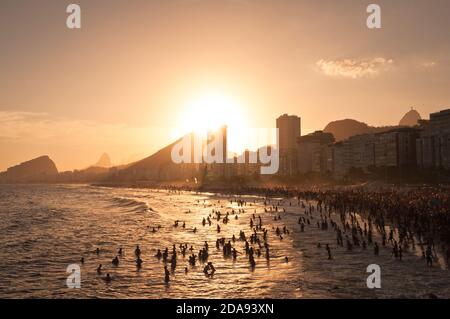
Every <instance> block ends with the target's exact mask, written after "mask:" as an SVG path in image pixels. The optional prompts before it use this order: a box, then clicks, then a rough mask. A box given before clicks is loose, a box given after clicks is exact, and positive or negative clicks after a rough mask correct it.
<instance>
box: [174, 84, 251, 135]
mask: <svg viewBox="0 0 450 319" xmlns="http://www.w3.org/2000/svg"><path fill="white" fill-rule="evenodd" d="M181 122H182V123H181V125H180V128H181V130H182V132H183V133H184V134H186V133H189V132H196V133H200V134H205V133H206V132H207V131H208V130H217V129H218V128H219V127H221V126H223V125H226V126H228V128H229V129H232V130H237V129H242V128H244V127H245V126H246V124H247V118H246V115H245V112H244V110H243V108H242V106H241V105H240V104H239V103H238V102H237V101H235V100H234V99H232V98H231V97H229V96H227V95H224V94H220V93H217V92H208V93H204V94H201V95H199V96H198V97H196V98H194V99H192V100H191V101H189V102H188V103H187V104H186V106H185V108H184V110H183V112H182V118H181Z"/></svg>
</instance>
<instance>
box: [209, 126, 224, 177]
mask: <svg viewBox="0 0 450 319" xmlns="http://www.w3.org/2000/svg"><path fill="white" fill-rule="evenodd" d="M212 145H214V146H212ZM206 147H207V150H208V153H209V154H211V155H212V156H213V157H216V158H217V161H215V162H214V163H209V164H208V165H207V170H208V172H209V173H208V174H209V175H210V176H212V177H225V176H226V166H227V165H226V162H227V155H228V154H227V152H228V148H227V126H226V125H224V126H222V127H220V128H219V129H218V130H216V131H213V130H209V131H208V134H207V146H206ZM217 152H219V153H217Z"/></svg>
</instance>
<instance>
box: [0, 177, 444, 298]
mask: <svg viewBox="0 0 450 319" xmlns="http://www.w3.org/2000/svg"><path fill="white" fill-rule="evenodd" d="M231 198H232V197H230V196H225V195H217V194H208V193H200V194H196V193H191V192H182V193H170V192H167V191H163V190H149V189H126V188H101V187H94V186H89V185H0V222H1V223H0V298H399V297H407V298H427V297H428V296H429V294H434V295H436V296H438V297H444V298H448V297H450V272H449V271H448V270H447V269H445V267H444V266H442V265H443V264H441V266H439V265H436V266H434V267H432V268H428V267H426V265H425V261H423V260H422V258H421V257H420V254H417V252H406V253H405V256H404V259H403V261H401V262H400V261H397V260H395V259H393V258H392V257H391V254H390V250H389V249H388V248H381V252H380V256H378V257H377V256H374V254H373V249H372V248H371V247H369V248H368V249H367V250H362V249H360V248H355V249H354V250H353V251H346V250H345V249H343V248H338V247H336V245H335V232H334V231H333V230H331V229H330V230H328V231H323V230H320V229H318V228H317V226H316V225H315V224H314V222H313V223H312V224H311V225H307V226H306V228H305V232H300V227H299V225H298V224H297V220H298V218H299V216H302V215H303V214H304V211H303V209H302V208H301V207H300V206H298V205H297V201H296V200H290V199H284V200H281V201H280V199H278V200H276V199H273V200H272V203H273V204H277V205H278V204H279V207H280V208H282V207H284V208H285V209H286V212H279V213H276V212H274V211H270V210H269V211H265V209H264V199H262V198H259V197H255V196H243V197H242V199H245V200H246V201H247V205H246V206H244V207H243V208H244V212H240V213H238V210H239V207H238V206H237V204H236V203H235V202H233V203H231V202H230V199H231ZM279 201H280V202H279ZM289 202H291V204H292V206H291V205H289ZM213 209H215V210H220V211H221V212H222V216H224V215H225V213H226V212H229V213H230V219H229V222H228V224H223V223H222V221H220V222H219V225H220V227H221V232H220V233H217V230H216V227H217V225H216V224H217V221H216V220H214V219H212V220H213V224H212V226H208V224H206V226H202V219H203V218H204V217H207V216H208V215H209V214H210V213H211V212H212V210H213ZM233 210H234V213H233ZM253 214H255V215H256V216H258V215H259V216H261V218H262V221H263V227H265V228H266V229H268V230H269V244H270V247H271V255H272V256H271V259H270V261H269V262H267V261H266V259H265V258H264V254H263V255H262V256H261V257H259V258H258V257H255V258H256V268H255V269H253V270H252V269H251V268H250V267H249V262H248V259H247V258H246V256H245V251H244V243H243V242H242V241H236V242H235V244H234V247H236V249H237V250H238V252H239V253H238V257H237V260H236V261H233V260H232V259H231V258H224V256H223V254H222V249H219V250H217V249H216V245H215V243H216V239H217V238H221V237H225V238H226V239H227V241H228V240H229V239H231V237H232V235H233V234H234V235H235V236H236V238H239V231H240V230H243V231H245V233H246V235H247V237H248V236H249V235H250V234H251V229H250V224H249V223H250V219H251V218H252V215H253ZM315 214H316V215H317V217H316V218H318V213H317V212H316V213H315ZM278 215H280V216H281V220H277V221H274V216H278ZM235 216H238V219H235ZM334 219H335V220H337V218H334ZM176 220H179V221H180V223H179V226H178V227H174V222H175V221H176ZM183 222H185V224H186V227H185V228H183V227H182V226H181V225H182V223H183ZM158 226H159V228H157V227H158ZM277 226H278V227H280V228H282V227H283V226H286V227H287V228H288V230H289V234H286V235H283V239H280V238H278V237H277V236H276V234H275V227H277ZM153 227H156V228H157V231H156V232H153V231H152V229H153ZM194 228H197V232H195V233H194V231H193V229H194ZM205 241H206V242H208V244H209V252H210V257H209V261H211V262H213V264H214V266H215V268H216V273H215V274H214V276H213V277H212V278H208V277H206V276H205V275H204V273H203V266H204V265H203V264H201V263H199V262H197V266H196V267H191V266H188V254H187V255H186V257H185V258H183V257H182V255H181V253H178V262H177V268H176V269H175V271H174V272H173V273H172V274H171V281H170V283H169V284H165V283H164V264H163V262H162V261H161V260H158V259H157V258H156V257H155V256H154V255H155V254H156V251H157V249H161V250H163V249H164V248H165V247H168V248H169V251H171V250H172V245H173V244H175V245H176V246H177V248H178V245H179V244H181V243H183V244H184V243H186V244H188V245H189V247H190V246H191V245H192V246H193V247H194V252H196V253H197V252H198V250H199V249H201V248H202V247H203V244H204V242H205ZM319 242H320V243H322V245H323V247H322V248H318V247H317V243H319ZM326 243H329V244H330V247H331V249H332V255H333V259H332V260H328V259H327V252H326V251H325V249H324V246H325V244H326ZM136 245H140V248H141V250H142V256H141V258H142V259H143V261H144V263H143V265H142V268H141V269H137V267H136V264H135V259H136V257H135V255H134V249H135V247H136ZM119 247H122V248H123V252H124V253H123V256H122V257H120V264H119V266H118V267H114V266H113V265H112V263H111V260H112V258H114V257H115V256H116V255H117V251H118V249H119ZM96 248H99V249H100V254H99V255H97V254H96V253H95V250H96ZM286 256H287V257H288V258H289V262H287V263H286V262H285V257H286ZM81 257H84V259H85V261H84V264H81V262H80V259H81ZM74 263H75V264H79V265H80V267H81V288H80V289H70V288H68V287H67V285H66V279H67V276H68V275H69V274H68V273H66V268H67V266H68V265H70V264H74ZM373 263H376V264H378V265H380V267H381V280H382V281H381V282H382V287H381V289H369V288H367V285H366V279H367V276H368V275H369V274H368V273H367V272H366V268H367V266H368V265H369V264H373ZM99 264H102V265H103V269H104V270H103V274H102V275H98V274H97V272H96V268H97V266H98V265H99ZM186 266H188V268H189V272H188V273H187V274H185V273H184V268H185V267H186ZM169 268H170V266H169ZM106 273H110V274H111V276H112V278H113V280H112V281H111V282H110V283H107V282H105V280H104V275H105V274H106Z"/></svg>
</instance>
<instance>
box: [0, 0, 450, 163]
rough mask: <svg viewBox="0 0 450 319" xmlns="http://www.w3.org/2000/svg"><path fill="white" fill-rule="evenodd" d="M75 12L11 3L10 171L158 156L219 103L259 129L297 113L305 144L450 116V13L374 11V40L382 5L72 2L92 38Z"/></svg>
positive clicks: (390, 7)
mask: <svg viewBox="0 0 450 319" xmlns="http://www.w3.org/2000/svg"><path fill="white" fill-rule="evenodd" d="M72 2H74V1H59V0H40V1H39V5H36V3H35V2H34V1H32V0H28V1H26V0H3V1H1V4H0V52H1V55H0V70H1V72H0V124H1V125H0V154H1V155H0V170H4V169H6V168H7V167H9V166H11V165H14V164H17V163H18V162H21V161H25V160H28V159H31V158H33V157H37V156H39V155H43V154H47V155H49V156H50V157H51V158H52V159H53V160H54V161H55V162H56V164H57V166H58V169H60V170H66V169H74V168H83V167H86V166H88V165H90V164H92V163H94V162H96V161H97V159H98V157H99V156H100V154H101V153H102V152H107V153H109V154H110V155H111V157H112V160H113V162H114V163H115V164H122V163H125V162H128V161H130V160H136V159H139V158H141V157H144V156H147V155H150V154H151V153H152V152H154V151H156V150H157V149H158V148H160V147H162V146H164V145H165V144H167V143H168V142H170V141H171V138H172V137H173V136H171V134H170V133H171V132H172V131H173V129H174V128H177V127H179V126H180V125H181V124H182V123H181V122H182V119H181V118H180V117H181V116H180V115H181V114H184V113H183V110H185V108H186V106H187V105H189V103H191V102H192V101H195V100H196V99H198V98H201V96H202V95H204V94H208V92H211V91H214V92H221V93H220V94H222V95H224V96H228V97H229V98H230V99H232V100H234V101H237V103H238V104H239V105H240V107H242V108H243V109H245V113H246V114H247V116H246V118H247V119H248V120H247V122H248V125H249V126H251V127H273V126H274V125H275V118H276V117H277V116H279V115H280V114H282V113H290V114H297V115H299V116H301V117H302V132H303V133H304V134H305V133H309V132H312V131H314V130H317V129H323V127H324V126H325V125H326V124H327V123H328V122H330V121H332V120H337V119H342V118H355V119H358V120H361V121H364V122H367V123H368V124H370V125H391V124H397V123H398V121H399V119H400V118H401V117H402V115H403V114H404V113H405V112H406V111H408V110H409V109H410V107H412V106H414V107H415V108H416V109H417V110H418V111H419V112H420V113H421V115H422V116H423V117H428V113H430V112H434V111H438V110H440V109H443V108H446V107H448V106H449V100H450V91H449V90H448V88H449V87H450V78H449V75H448V74H449V71H450V67H449V65H450V64H449V63H450V61H449V59H450V58H449V57H450V42H449V41H448V39H449V38H450V19H448V17H449V16H450V3H449V2H448V1H445V0H433V4H432V5H431V4H430V2H429V1H422V0H417V1H414V0H397V1H395V2H394V1H375V2H376V3H378V4H380V6H381V8H382V19H383V20H382V23H383V28H382V29H381V30H376V31H375V30H369V29H367V27H366V26H365V19H366V17H367V14H366V6H367V5H368V4H369V3H372V2H374V1H352V0H340V1H335V0H316V1H312V0H304V1H301V0H292V1H290V0H284V1H275V0H272V1H266V0H254V1H253V0H217V1H212V0H164V1H162V0H159V1H156V0H155V1H144V0H142V1H139V0H135V1H115V0H108V1H106V0H96V1H76V3H78V4H80V6H81V9H82V29H81V30H69V29H67V28H66V25H65V19H66V17H67V14H66V13H65V8H66V6H67V5H68V4H69V3H72Z"/></svg>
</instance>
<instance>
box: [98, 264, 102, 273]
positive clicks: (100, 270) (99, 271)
mask: <svg viewBox="0 0 450 319" xmlns="http://www.w3.org/2000/svg"><path fill="white" fill-rule="evenodd" d="M97 274H98V275H101V274H102V264H99V265H98V267H97Z"/></svg>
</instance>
